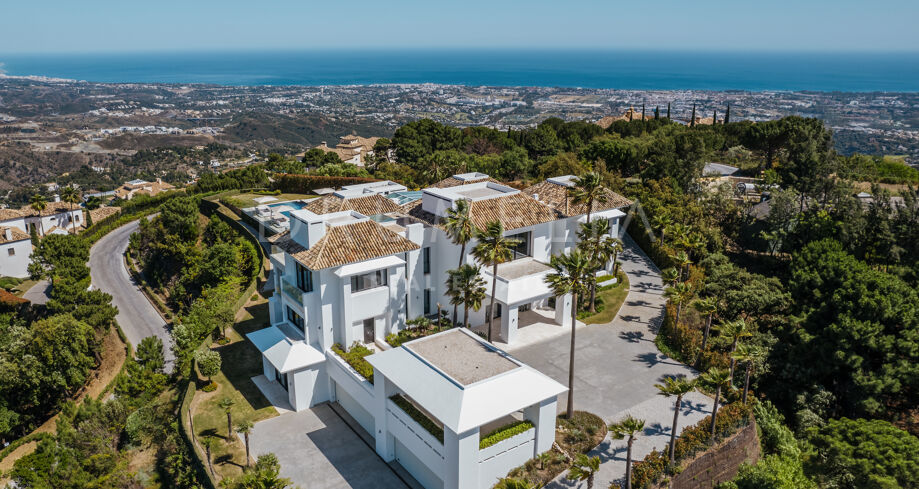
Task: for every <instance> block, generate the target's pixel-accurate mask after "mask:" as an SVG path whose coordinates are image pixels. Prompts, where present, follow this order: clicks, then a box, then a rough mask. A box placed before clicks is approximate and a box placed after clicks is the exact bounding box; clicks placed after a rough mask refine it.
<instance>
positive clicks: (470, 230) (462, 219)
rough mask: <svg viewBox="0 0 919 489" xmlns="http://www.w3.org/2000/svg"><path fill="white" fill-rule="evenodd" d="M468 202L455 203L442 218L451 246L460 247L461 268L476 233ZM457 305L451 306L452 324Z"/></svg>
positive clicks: (459, 265)
mask: <svg viewBox="0 0 919 489" xmlns="http://www.w3.org/2000/svg"><path fill="white" fill-rule="evenodd" d="M469 205H470V204H469V201H468V200H466V199H462V200H458V201H456V204H455V205H454V206H453V207H451V208H450V209H447V215H446V216H445V217H444V220H443V226H444V230H445V231H446V232H447V236H449V237H450V240H452V241H453V244H458V245H460V257H459V264H458V265H457V266H458V267H462V266H463V263H464V262H465V261H466V245H467V244H469V241H470V240H472V238H474V237H475V235H476V232H477V231H478V230H477V229H476V227H475V224H473V222H472V219H470V218H469ZM458 308H459V305H457V304H454V305H453V324H456V316H457V310H458Z"/></svg>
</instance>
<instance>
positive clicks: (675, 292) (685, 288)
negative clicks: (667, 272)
mask: <svg viewBox="0 0 919 489" xmlns="http://www.w3.org/2000/svg"><path fill="white" fill-rule="evenodd" d="M691 296H692V287H690V286H689V284H688V283H686V282H681V283H678V284H676V285H674V286H673V287H667V288H666V289H664V297H666V298H667V299H670V303H671V304H673V305H675V306H676V322H677V324H680V319H681V318H682V315H683V304H684V303H685V302H686V301H688V300H689V298H690V297H691Z"/></svg>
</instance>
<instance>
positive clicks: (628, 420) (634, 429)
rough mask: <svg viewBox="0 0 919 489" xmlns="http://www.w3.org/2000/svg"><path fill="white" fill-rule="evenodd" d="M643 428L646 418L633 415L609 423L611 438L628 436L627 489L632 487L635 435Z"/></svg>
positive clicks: (618, 438)
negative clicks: (614, 422)
mask: <svg viewBox="0 0 919 489" xmlns="http://www.w3.org/2000/svg"><path fill="white" fill-rule="evenodd" d="M643 429H645V420H643V419H635V418H633V417H632V416H631V415H629V416H626V417H625V419H623V420H622V421H620V422H618V423H616V424H611V425H609V432H610V438H612V439H614V440H621V439H623V438H628V445H627V448H626V451H625V489H632V443H634V442H635V436H636V435H637V434H638V433H639V432H640V431H641V430H643Z"/></svg>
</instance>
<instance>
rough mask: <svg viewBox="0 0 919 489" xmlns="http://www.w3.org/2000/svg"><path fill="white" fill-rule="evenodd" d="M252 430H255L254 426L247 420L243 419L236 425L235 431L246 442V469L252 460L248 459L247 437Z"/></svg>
mask: <svg viewBox="0 0 919 489" xmlns="http://www.w3.org/2000/svg"><path fill="white" fill-rule="evenodd" d="M253 428H255V425H254V424H252V421H249V420H248V419H244V420H242V421H241V422H240V423H239V424H238V425H236V431H238V432H240V433H242V434H243V438H244V439H245V440H246V467H248V466H249V465H251V463H252V459H251V458H250V457H249V435H250V434H251V433H252V429H253Z"/></svg>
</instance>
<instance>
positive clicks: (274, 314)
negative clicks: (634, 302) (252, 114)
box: [248, 173, 631, 489]
mask: <svg viewBox="0 0 919 489" xmlns="http://www.w3.org/2000/svg"><path fill="white" fill-rule="evenodd" d="M572 180H573V177H572V176H564V177H558V178H550V179H547V180H545V181H543V182H541V183H539V184H537V185H534V186H532V187H529V188H527V189H525V190H518V189H515V188H513V187H510V186H508V185H506V184H503V183H501V182H498V181H496V180H494V179H492V178H490V177H489V176H488V175H485V174H481V173H467V174H461V175H454V176H452V177H450V178H447V179H445V180H443V181H441V182H439V183H437V184H436V185H434V186H432V187H430V188H426V189H424V190H422V191H421V192H415V193H406V192H396V193H394V194H392V195H385V194H384V193H383V192H366V191H365V190H367V189H360V190H358V189H353V190H348V189H345V190H343V191H339V192H335V193H332V194H329V195H325V196H323V197H320V198H318V199H315V200H313V201H310V202H309V203H308V204H306V205H305V206H304V207H303V208H302V209H300V210H294V211H292V212H291V213H290V221H291V222H290V229H289V231H287V232H284V233H282V234H278V235H275V236H273V237H271V238H270V239H269V241H271V244H272V253H271V264H272V268H273V273H272V277H273V280H274V290H275V294H274V295H273V296H272V297H271V298H270V300H269V310H270V320H271V326H270V327H268V328H265V329H262V330H258V331H255V332H253V333H250V334H249V335H248V337H249V339H250V340H251V341H252V342H253V344H254V345H255V346H256V347H257V348H258V349H259V351H260V352H262V360H263V367H264V375H265V377H266V378H267V379H268V380H270V381H272V382H276V383H277V385H279V386H280V387H283V389H284V390H286V391H287V394H288V399H289V402H290V405H291V407H293V409H295V410H303V409H307V408H309V407H311V406H314V405H316V404H319V403H323V402H338V403H339V404H340V405H341V406H342V407H343V408H344V409H345V410H346V411H347V412H348V413H349V414H351V416H352V417H353V418H354V419H355V420H357V422H358V423H359V424H360V425H361V426H362V427H363V428H364V429H365V430H366V431H367V432H368V433H370V434H371V435H372V436H373V437H374V439H375V440H376V450H377V453H378V454H379V455H380V456H381V457H382V458H383V459H384V460H386V461H391V460H398V461H399V462H400V464H401V465H402V466H403V467H405V468H406V470H408V471H409V472H410V473H411V474H412V475H413V476H414V477H415V478H416V479H417V480H418V481H419V482H420V483H421V484H422V485H424V486H425V487H428V488H451V489H452V488H486V487H491V486H492V485H494V483H495V482H496V481H497V479H498V478H500V477H503V476H505V475H506V474H507V472H508V471H509V470H510V469H512V468H514V467H516V466H518V465H520V464H522V463H523V462H525V461H526V460H528V459H530V458H532V457H534V456H535V455H538V454H539V453H542V452H544V451H546V450H548V449H549V448H550V447H551V443H552V440H553V438H554V431H555V415H556V410H557V407H556V399H557V396H558V395H559V394H561V393H562V392H564V391H565V387H564V386H562V385H560V384H558V383H557V382H555V381H553V380H551V379H550V378H548V377H546V376H545V375H543V374H541V373H539V372H537V371H536V370H534V369H532V368H530V367H527V366H526V365H523V364H522V363H520V362H519V361H517V360H515V359H514V358H513V357H511V356H510V355H508V354H507V353H505V352H503V351H502V350H500V349H498V348H497V347H494V346H493V345H491V344H489V343H487V342H485V341H483V340H481V339H479V338H478V336H477V335H475V334H474V333H471V332H469V331H467V330H465V329H462V328H460V329H453V330H449V331H446V332H443V333H439V334H436V335H432V336H428V337H425V338H420V339H417V340H414V341H410V342H407V343H405V344H403V345H401V346H400V347H398V348H392V347H390V346H389V345H388V344H387V343H386V341H385V338H386V336H387V335H389V334H392V333H396V332H398V331H400V330H402V329H404V328H405V327H406V321H407V320H408V319H411V318H416V317H419V316H422V315H431V314H436V312H437V309H438V306H437V305H438V304H442V305H443V307H444V309H447V308H450V309H452V307H450V306H449V298H448V297H447V296H446V285H445V283H444V281H445V278H446V277H447V270H450V269H453V268H456V267H457V265H458V264H459V263H460V262H461V261H462V262H463V263H475V261H474V259H473V257H472V255H471V250H472V248H473V246H475V243H476V242H475V240H473V241H472V242H470V243H469V244H468V246H467V247H466V256H463V257H460V246H458V245H455V244H453V243H452V242H451V241H450V239H449V238H448V237H447V235H446V233H445V231H444V230H443V228H442V224H441V221H442V218H443V217H444V216H445V215H446V212H447V210H448V209H450V208H452V207H453V206H455V204H456V202H457V201H459V200H467V201H469V203H470V206H469V207H470V208H469V216H470V219H471V220H472V221H473V223H474V224H475V225H476V226H477V227H479V228H484V227H485V225H486V224H487V223H488V222H490V221H495V220H498V221H500V222H501V223H502V224H503V225H504V229H505V232H506V236H509V237H514V238H516V239H518V240H520V244H519V245H518V246H517V247H516V248H515V249H514V252H513V260H512V261H510V262H507V263H504V264H502V265H499V266H498V277H497V279H498V281H497V290H496V293H495V300H496V306H497V307H496V315H498V316H499V318H500V333H499V332H498V328H497V320H496V328H495V333H497V334H498V336H499V338H500V339H501V340H502V341H504V342H506V343H508V344H514V342H515V340H516V339H517V336H518V329H519V328H521V327H523V324H524V323H525V321H521V317H523V316H524V315H535V314H537V311H538V313H539V314H541V315H542V316H540V317H547V318H549V320H550V321H552V320H554V322H555V323H557V324H558V325H559V327H565V326H570V321H571V319H570V313H571V307H572V305H571V297H570V295H566V296H562V297H554V294H553V293H552V291H551V290H550V289H549V288H548V286H547V285H546V284H545V282H544V277H545V276H546V275H547V274H548V273H549V272H550V270H551V268H550V267H549V266H548V264H547V263H548V262H549V258H550V256H552V255H554V254H559V253H564V252H566V251H568V250H569V249H570V248H572V247H573V246H574V245H575V240H576V236H575V232H576V230H577V227H578V224H579V223H580V222H583V221H584V219H585V214H586V208H585V207H584V206H583V205H582V206H575V205H573V204H572V203H571V202H570V198H569V197H568V189H569V188H570V187H571V186H572V185H573V181H572ZM400 190H401V189H400ZM408 194H411V195H408ZM419 194H420V195H419ZM406 200H408V201H406ZM630 204H631V202H629V201H628V200H627V199H625V198H623V197H622V196H620V195H618V194H615V193H613V192H609V195H608V202H606V203H605V204H603V205H599V204H597V205H595V206H594V209H593V213H592V214H591V219H592V220H594V219H608V220H609V221H610V224H611V234H613V235H617V234H618V230H619V221H620V219H621V218H622V217H623V216H625V214H624V213H623V212H622V210H620V209H621V208H622V207H625V206H628V205H630ZM481 273H482V276H483V277H484V278H485V280H486V281H487V283H488V287H487V290H488V292H489V293H490V292H491V269H490V268H488V267H483V268H482V272H481ZM488 303H489V299H486V301H485V302H484V304H483V307H482V309H481V310H478V311H470V313H471V314H470V324H472V325H481V324H483V323H484V322H485V318H486V317H487V316H486V313H487V311H486V309H487V305H488ZM550 305H551V306H552V307H550ZM553 309H554V310H553ZM461 313H462V308H460V314H461ZM458 320H460V321H461V320H462V318H461V317H460V318H458ZM355 342H356V343H360V344H363V345H366V346H367V347H368V348H370V349H372V350H375V351H377V353H375V354H373V355H370V356H368V357H366V360H367V361H368V362H369V363H370V364H371V365H372V366H373V381H372V382H371V381H369V380H367V379H365V378H364V377H362V376H361V375H360V374H358V373H357V372H356V371H355V370H354V369H353V368H351V366H350V365H348V363H346V362H345V361H344V360H343V359H342V358H341V357H339V356H338V355H337V354H336V353H335V352H333V351H332V346H333V344H339V345H342V346H343V347H344V348H345V349H347V348H348V347H349V346H350V345H352V344H354V343H355ZM397 401H398V402H397ZM400 403H401V404H403V405H405V403H408V405H409V406H411V408H408V410H409V411H415V410H417V411H418V412H420V413H423V414H422V415H423V416H426V417H427V419H429V420H430V421H431V422H432V423H434V424H435V425H437V426H438V427H441V428H442V430H443V436H442V440H441V439H438V438H437V437H435V436H434V435H433V434H432V433H430V432H429V430H426V429H425V428H423V427H422V426H421V425H420V424H419V422H417V421H416V420H415V419H414V418H413V417H412V416H411V415H410V414H409V413H407V412H406V409H403V408H401V407H400V406H399V405H398V404H400ZM515 420H516V421H517V422H522V421H523V420H526V421H529V422H530V423H531V424H532V428H531V429H528V430H526V431H525V432H523V433H519V434H517V435H515V436H514V437H511V438H508V439H505V440H502V441H500V442H498V443H496V444H495V445H492V446H486V447H482V448H480V445H479V441H480V439H481V438H483V437H484V436H485V435H487V434H488V433H490V432H492V431H494V430H495V429H496V428H500V427H501V426H505V425H507V424H508V423H509V422H513V421H515Z"/></svg>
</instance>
